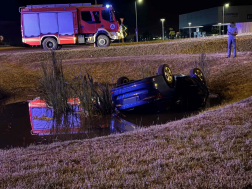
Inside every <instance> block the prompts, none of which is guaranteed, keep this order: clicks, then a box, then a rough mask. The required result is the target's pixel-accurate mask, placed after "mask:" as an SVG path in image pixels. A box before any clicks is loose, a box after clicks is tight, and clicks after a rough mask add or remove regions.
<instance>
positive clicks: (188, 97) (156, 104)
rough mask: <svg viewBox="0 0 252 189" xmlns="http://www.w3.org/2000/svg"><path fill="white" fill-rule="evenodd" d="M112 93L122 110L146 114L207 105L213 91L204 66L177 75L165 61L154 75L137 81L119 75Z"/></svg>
mask: <svg viewBox="0 0 252 189" xmlns="http://www.w3.org/2000/svg"><path fill="white" fill-rule="evenodd" d="M111 95H112V100H113V103H114V104H115V107H116V109H117V110H119V111H120V112H140V113H143V112H150V111H155V112H161V111H166V110H169V109H172V108H180V109H181V108H183V109H194V108H199V107H202V106H205V104H206V100H207V98H208V95H209V91H208V88H207V85H206V81H205V78H204V75H203V73H202V71H201V70H200V69H198V68H194V69H192V70H190V72H189V75H183V74H177V75H173V74H172V71H171V69H170V68H169V66H168V65H167V64H163V65H161V66H159V68H158V72H157V75H156V76H153V77H147V78H144V79H141V80H136V81H130V80H129V79H128V78H127V77H121V78H119V79H118V80H117V86H116V87H114V88H112V89H111Z"/></svg>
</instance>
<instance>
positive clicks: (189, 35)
mask: <svg viewBox="0 0 252 189" xmlns="http://www.w3.org/2000/svg"><path fill="white" fill-rule="evenodd" d="M191 24H192V23H191V22H189V23H188V25H189V36H190V38H191Z"/></svg>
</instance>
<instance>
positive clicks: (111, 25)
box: [101, 9, 119, 32]
mask: <svg viewBox="0 0 252 189" xmlns="http://www.w3.org/2000/svg"><path fill="white" fill-rule="evenodd" d="M101 18H102V19H101V27H102V28H105V29H106V30H107V31H109V32H117V31H118V29H119V28H118V24H117V22H116V19H115V16H114V13H113V10H112V9H105V10H101Z"/></svg>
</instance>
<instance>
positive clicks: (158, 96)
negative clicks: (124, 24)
mask: <svg viewBox="0 0 252 189" xmlns="http://www.w3.org/2000/svg"><path fill="white" fill-rule="evenodd" d="M159 98H162V95H161V93H158V94H157V95H155V96H150V97H146V98H145V99H143V101H147V100H153V99H159Z"/></svg>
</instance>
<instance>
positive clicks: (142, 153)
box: [0, 37, 252, 188]
mask: <svg viewBox="0 0 252 189" xmlns="http://www.w3.org/2000/svg"><path fill="white" fill-rule="evenodd" d="M193 42H194V43H191V42H190V41H189V42H188V43H186V44H184V43H182V42H181V43H178V44H174V45H173V46H171V45H170V44H171V43H169V44H168V43H167V44H165V43H163V44H161V45H158V44H151V45H150V46H146V45H140V46H137V47H133V46H129V47H127V48H125V49H124V50H125V52H124V51H123V53H122V57H113V56H118V54H116V53H118V52H120V51H122V48H121V47H120V48H119V47H118V49H117V48H115V47H111V48H107V49H99V51H98V50H96V49H94V50H93V49H92V50H89V49H87V50H85V51H76V52H74V51H69V52H59V53H58V56H60V55H62V56H63V59H64V60H63V69H64V70H65V74H66V75H67V78H68V79H71V78H73V76H74V75H76V74H79V73H82V71H81V70H86V69H87V70H88V71H89V72H90V74H91V75H92V76H93V77H94V78H95V79H96V80H97V81H99V82H109V83H115V82H116V79H117V78H119V77H120V76H127V77H129V78H130V79H139V78H142V74H143V68H146V69H147V68H148V69H149V70H153V72H156V69H157V67H158V66H159V65H161V64H163V63H167V64H169V65H170V66H171V68H172V70H173V71H174V73H184V74H187V73H189V70H190V69H191V68H193V67H194V65H195V62H197V61H199V55H198V54H196V55H169V54H170V53H171V52H174V49H172V47H173V48H174V47H176V48H177V49H176V50H177V52H179V53H189V54H190V53H193V52H194V53H201V52H204V50H206V51H205V52H206V53H210V52H212V53H213V52H218V53H215V54H207V59H206V63H207V66H208V69H209V70H210V73H209V74H210V78H209V87H210V89H211V90H213V91H215V92H216V93H219V94H221V96H222V97H223V98H225V99H226V103H231V102H235V101H238V100H241V99H245V98H247V99H245V100H243V101H240V102H237V103H234V104H232V105H228V106H225V107H221V108H219V109H215V110H210V111H207V112H204V113H202V114H199V115H197V116H194V117H190V118H186V119H182V120H180V121H175V122H170V123H168V124H166V125H162V126H153V127H150V128H148V129H142V130H138V131H135V132H132V133H125V134H122V135H112V136H107V137H102V138H95V139H91V140H82V141H70V142H62V143H53V144H50V145H41V146H30V147H28V148H26V149H23V148H16V149H10V150H0V188H243V187H246V186H251V184H252V180H251V178H252V160H251V159H252V147H251V146H252V97H250V96H252V82H251V81H252V74H251V73H252V59H251V56H252V52H239V54H238V57H237V58H235V59H233V58H231V59H226V58H225V56H226V54H224V53H223V54H221V53H219V52H223V51H225V50H226V49H225V48H226V40H225V39H214V40H212V41H208V42H206V43H207V44H208V45H209V47H208V49H206V48H207V47H203V46H204V45H206V44H205V43H202V41H200V40H195V41H193ZM243 42H244V43H245V44H244V45H243V44H242V43H243ZM246 43H247V44H246ZM251 44H252V42H251V40H250V41H249V37H243V38H240V40H238V48H239V51H246V50H251V49H249V48H251ZM183 45H186V47H184V46H183ZM197 45H198V46H197ZM160 46H162V48H163V49H162V48H161V47H160ZM189 47H193V49H192V50H189ZM155 48H157V50H156V49H155ZM200 48H203V49H200ZM141 50H143V51H141ZM159 50H162V51H161V52H160V53H159ZM184 50H186V51H184ZM96 52H97V53H98V54H97V55H96V56H99V57H100V58H99V57H98V58H94V57H93V58H85V59H82V58H84V57H90V53H92V54H93V53H96ZM62 53H66V55H63V54H62ZM74 53H75V55H77V56H74ZM124 53H125V54H124ZM154 53H156V54H163V55H154ZM21 55H22V56H21ZM35 55H36V56H35ZM35 55H33V56H32V55H31V54H13V56H11V57H8V56H7V55H0V56H1V57H2V59H0V85H1V86H2V87H3V89H4V90H5V91H11V92H13V91H14V93H17V94H18V93H21V92H23V91H25V89H27V91H31V89H35V88H36V86H37V84H38V80H39V78H40V76H41V69H40V65H41V63H40V62H39V60H43V61H46V60H47V59H46V58H45V57H43V56H44V55H47V54H46V53H38V54H35ZM126 55H130V56H127V57H123V56H126ZM138 55H145V56H138ZM102 56H105V57H106V56H112V57H107V58H105V57H102ZM248 97H250V98H248Z"/></svg>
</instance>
